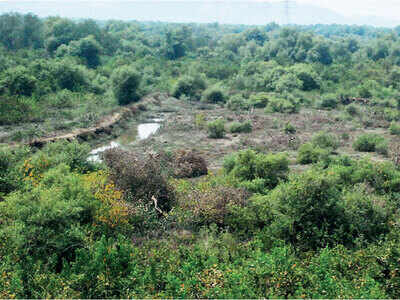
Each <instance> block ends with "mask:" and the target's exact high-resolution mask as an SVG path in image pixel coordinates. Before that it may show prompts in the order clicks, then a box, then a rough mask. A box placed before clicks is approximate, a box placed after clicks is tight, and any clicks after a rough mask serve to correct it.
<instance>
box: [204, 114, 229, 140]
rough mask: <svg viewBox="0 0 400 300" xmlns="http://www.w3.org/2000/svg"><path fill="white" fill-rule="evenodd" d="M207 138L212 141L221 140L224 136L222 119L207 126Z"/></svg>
mask: <svg viewBox="0 0 400 300" xmlns="http://www.w3.org/2000/svg"><path fill="white" fill-rule="evenodd" d="M207 129H208V136H209V137H210V138H213V139H222V138H223V137H224V136H225V121H224V120H222V119H219V120H216V121H213V122H209V123H208V124H207Z"/></svg>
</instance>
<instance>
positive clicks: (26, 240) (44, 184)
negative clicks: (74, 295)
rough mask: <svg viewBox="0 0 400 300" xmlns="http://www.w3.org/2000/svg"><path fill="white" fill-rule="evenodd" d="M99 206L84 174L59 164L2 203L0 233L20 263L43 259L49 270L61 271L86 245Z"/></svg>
mask: <svg viewBox="0 0 400 300" xmlns="http://www.w3.org/2000/svg"><path fill="white" fill-rule="evenodd" d="M96 206H97V202H96V201H95V199H94V197H92V195H91V193H90V192H89V191H88V189H87V188H85V187H84V185H83V183H82V181H81V178H80V175H77V174H74V173H71V172H70V170H69V168H68V167H67V166H66V165H59V166H58V167H56V168H54V169H51V170H49V171H48V172H45V173H44V174H43V176H42V178H41V181H40V183H39V185H38V186H37V187H34V188H32V189H30V191H29V192H25V193H24V192H22V191H18V192H16V193H13V194H11V195H10V196H9V197H7V199H6V201H4V202H3V203H2V205H0V218H1V219H2V226H1V229H0V236H1V237H2V239H5V240H7V244H8V247H9V249H13V253H15V254H17V253H18V256H19V263H20V264H28V266H29V264H30V263H32V260H33V262H38V261H40V262H41V263H42V264H43V265H44V268H45V269H46V270H48V271H49V272H56V271H58V272H59V271H60V270H61V268H62V266H63V264H64V263H67V262H70V261H72V260H73V259H74V256H75V251H76V250H77V249H79V248H81V247H82V246H83V244H84V240H85V231H86V230H87V229H88V228H91V227H92V226H93V221H94V214H95V209H96ZM14 251H15V252H14ZM24 268H27V267H26V266H24ZM30 271H32V270H30Z"/></svg>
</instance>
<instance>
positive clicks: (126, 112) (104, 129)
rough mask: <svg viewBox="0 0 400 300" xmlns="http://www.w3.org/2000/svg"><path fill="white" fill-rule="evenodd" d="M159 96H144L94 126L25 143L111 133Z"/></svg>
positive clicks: (40, 143)
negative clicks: (124, 120) (123, 121)
mask: <svg viewBox="0 0 400 300" xmlns="http://www.w3.org/2000/svg"><path fill="white" fill-rule="evenodd" d="M160 97H165V95H164V94H161V93H160V94H158V93H157V94H152V95H148V96H146V97H144V98H143V99H142V100H140V101H139V102H138V103H135V104H132V105H129V106H126V107H122V108H120V109H119V111H117V112H114V113H113V114H111V115H108V116H105V117H103V118H102V119H101V120H100V121H99V122H98V123H97V125H96V126H93V127H89V128H77V129H75V130H73V131H71V132H69V133H64V134H60V135H55V136H52V137H46V138H39V139H35V140H32V141H30V142H28V143H27V144H28V145H29V146H31V147H35V148H41V147H43V146H44V145H45V144H47V143H53V142H56V141H59V140H67V141H72V140H76V139H80V140H83V141H86V140H88V139H89V138H91V137H95V136H96V135H99V134H102V133H107V134H111V131H112V129H113V127H114V126H116V125H118V123H120V122H121V121H122V120H123V119H126V118H129V117H132V116H134V115H136V114H138V113H139V112H140V111H141V107H143V106H144V105H145V104H147V103H154V102H159V101H160V100H159V99H160Z"/></svg>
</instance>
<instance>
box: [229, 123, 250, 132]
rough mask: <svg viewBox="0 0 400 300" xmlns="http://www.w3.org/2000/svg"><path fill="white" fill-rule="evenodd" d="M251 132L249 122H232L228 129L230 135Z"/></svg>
mask: <svg viewBox="0 0 400 300" xmlns="http://www.w3.org/2000/svg"><path fill="white" fill-rule="evenodd" d="M252 130H253V126H252V125H251V122H250V121H247V122H245V123H239V122H234V123H232V124H231V126H230V127H229V131H230V132H231V133H250V132H251V131H252Z"/></svg>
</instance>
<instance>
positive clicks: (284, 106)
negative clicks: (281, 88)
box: [265, 97, 299, 114]
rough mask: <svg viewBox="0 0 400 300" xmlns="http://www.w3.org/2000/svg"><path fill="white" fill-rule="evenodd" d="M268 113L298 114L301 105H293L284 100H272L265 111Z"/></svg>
mask: <svg viewBox="0 0 400 300" xmlns="http://www.w3.org/2000/svg"><path fill="white" fill-rule="evenodd" d="M265 112H267V113H274V112H279V113H289V114H290V113H297V112H299V105H298V104H297V103H293V102H291V101H289V100H287V99H284V98H276V97H274V98H271V99H270V101H269V104H268V106H267V108H266V109H265Z"/></svg>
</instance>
